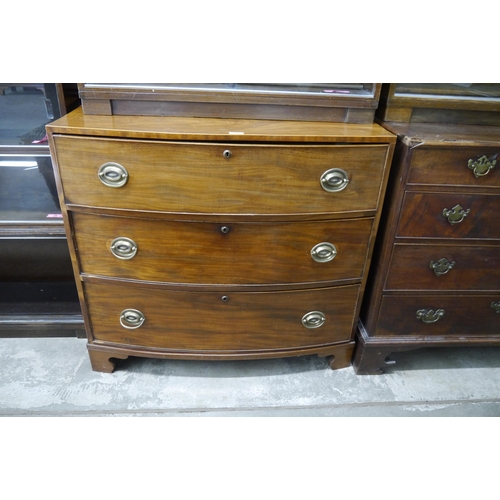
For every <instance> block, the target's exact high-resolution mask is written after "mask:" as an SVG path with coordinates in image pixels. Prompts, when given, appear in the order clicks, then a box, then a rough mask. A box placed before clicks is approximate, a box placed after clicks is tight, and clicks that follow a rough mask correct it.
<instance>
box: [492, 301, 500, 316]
mask: <svg viewBox="0 0 500 500" xmlns="http://www.w3.org/2000/svg"><path fill="white" fill-rule="evenodd" d="M491 307H492V309H494V310H495V312H496V313H497V314H500V300H499V301H498V302H492V303H491Z"/></svg>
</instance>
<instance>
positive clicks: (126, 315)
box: [120, 309, 146, 330]
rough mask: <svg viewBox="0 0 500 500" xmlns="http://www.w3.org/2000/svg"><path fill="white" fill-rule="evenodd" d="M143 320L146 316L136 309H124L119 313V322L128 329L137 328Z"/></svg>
mask: <svg viewBox="0 0 500 500" xmlns="http://www.w3.org/2000/svg"><path fill="white" fill-rule="evenodd" d="M144 321H146V317H145V316H144V314H142V313H141V311H138V310H137V309H125V310H124V311H122V313H121V314H120V324H121V325H122V326H123V328H127V329H128V330H134V329H135V328H139V327H140V326H142V325H143V323H144Z"/></svg>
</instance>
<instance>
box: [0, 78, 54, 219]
mask: <svg viewBox="0 0 500 500" xmlns="http://www.w3.org/2000/svg"><path fill="white" fill-rule="evenodd" d="M59 116H60V112H59V106H58V101H57V92H56V86H55V84H43V83H0V223H1V222H4V223H11V222H20V223H22V222H36V223H40V222H43V223H44V224H45V223H47V224H54V223H59V224H60V223H61V210H60V208H59V202H58V199H57V191H56V186H55V180H54V173H53V170H52V162H51V159H50V153H49V149H48V142H47V135H46V132H45V125H46V124H47V123H50V122H51V121H53V120H54V119H56V118H58V117H59Z"/></svg>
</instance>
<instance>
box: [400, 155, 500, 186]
mask: <svg viewBox="0 0 500 500" xmlns="http://www.w3.org/2000/svg"><path fill="white" fill-rule="evenodd" d="M499 154H500V145H499V146H498V147H497V148H481V147H478V148H462V147H454V148H426V147H418V148H415V150H414V151H413V156H412V160H411V169H410V174H409V177H408V183H409V184H423V185H426V184H438V185H439V184H442V185H448V186H476V187H497V188H500V157H498V155H499Z"/></svg>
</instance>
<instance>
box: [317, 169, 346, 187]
mask: <svg viewBox="0 0 500 500" xmlns="http://www.w3.org/2000/svg"><path fill="white" fill-rule="evenodd" d="M320 183H321V187H322V188H323V189H324V190H325V191H328V192H329V193H337V192H339V191H342V190H343V189H345V188H346V187H347V184H349V176H348V175H347V172H346V171H345V170H342V169H341V168H331V169H330V170H327V171H326V172H323V175H322V176H321V178H320Z"/></svg>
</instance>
